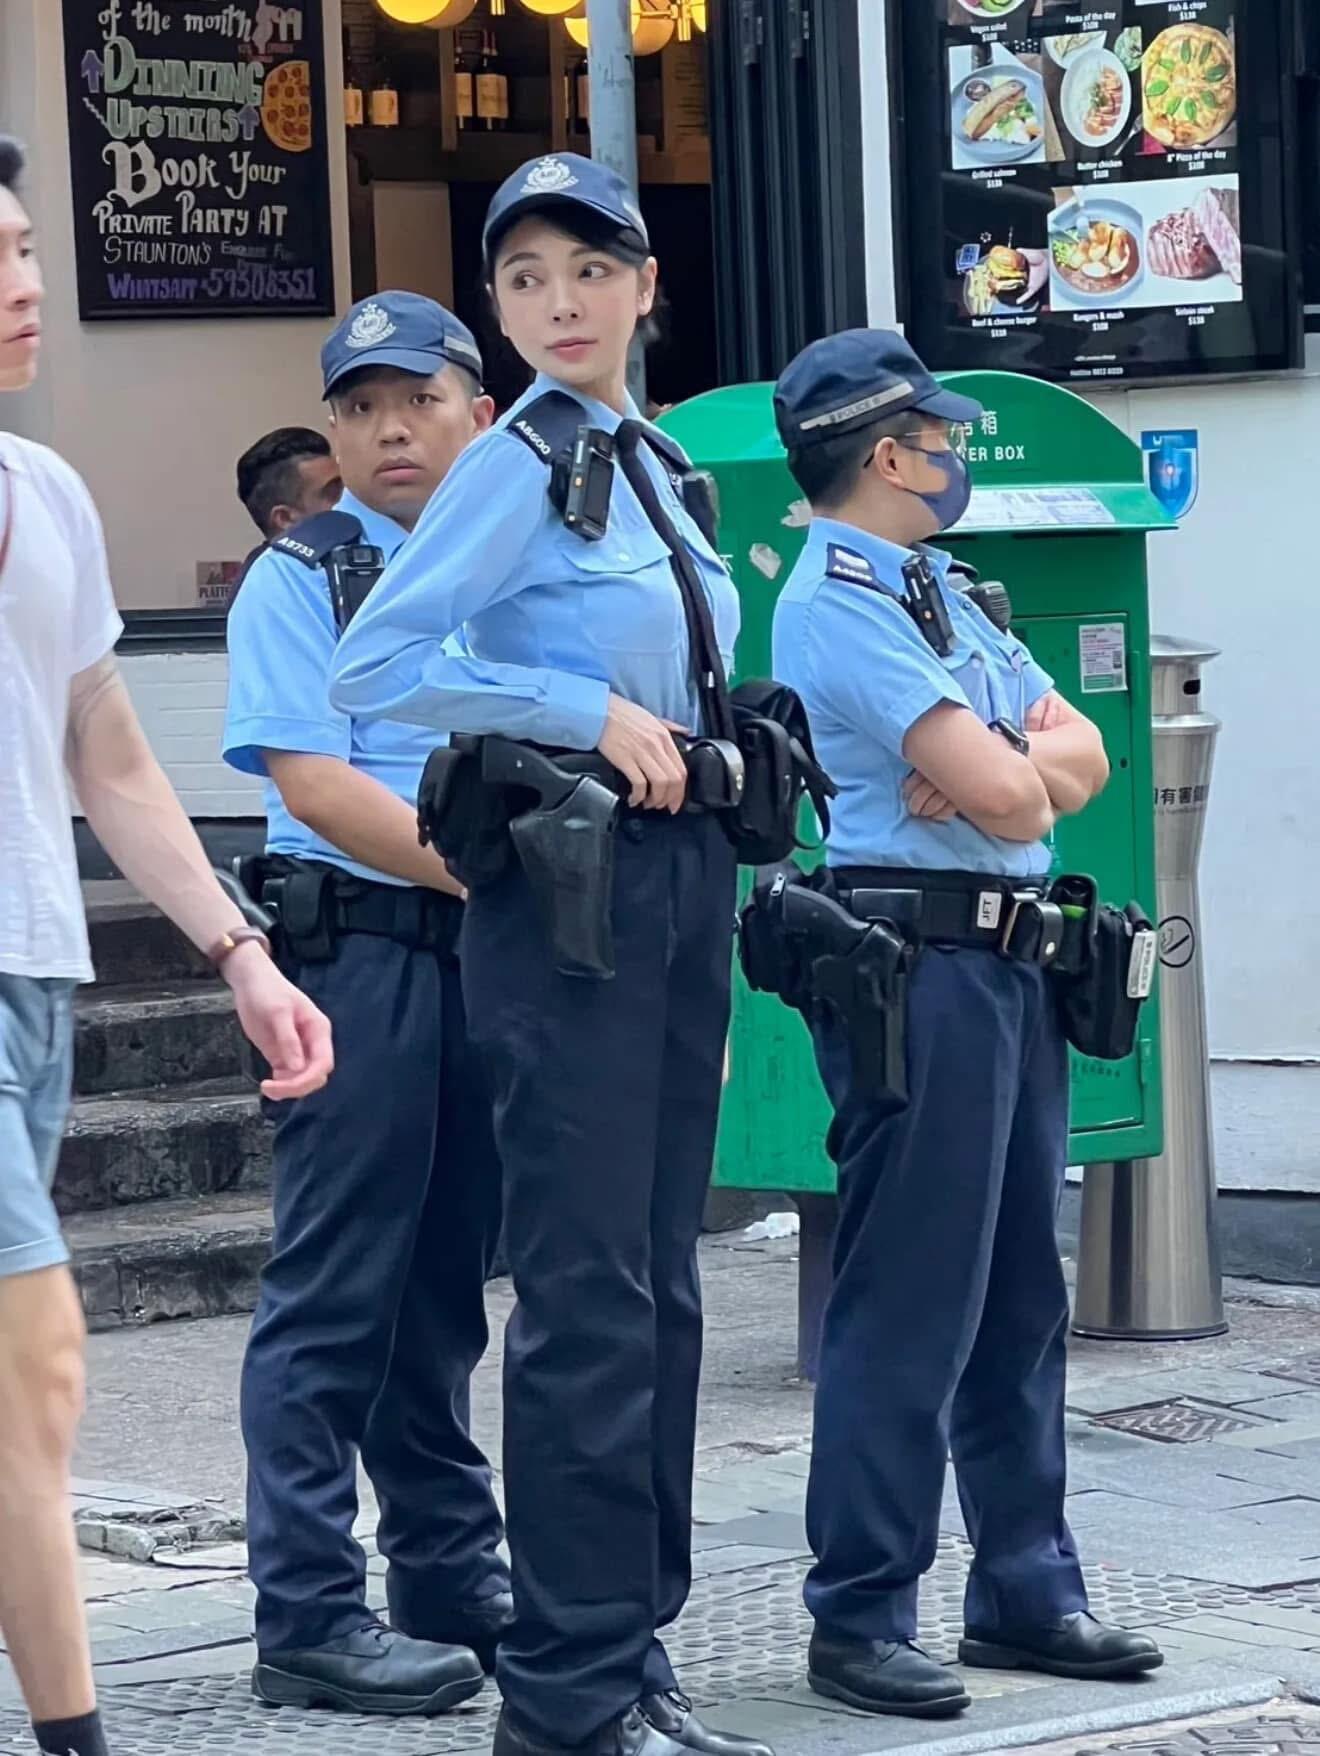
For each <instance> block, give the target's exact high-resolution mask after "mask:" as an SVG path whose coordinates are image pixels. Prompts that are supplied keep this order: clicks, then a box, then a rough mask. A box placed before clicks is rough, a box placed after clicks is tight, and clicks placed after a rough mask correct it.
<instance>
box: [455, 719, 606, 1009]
mask: <svg viewBox="0 0 1320 1756" xmlns="http://www.w3.org/2000/svg"><path fill="white" fill-rule="evenodd" d="M593 760H594V759H593V758H592V757H590V756H586V757H583V758H581V762H582V763H583V764H585V763H590V762H592V761H593ZM481 772H482V778H483V779H484V781H485V782H486V785H487V786H488V787H490V788H492V789H495V788H499V789H502V790H503V791H504V792H505V794H506V796H508V794H510V793H512V794H513V796H514V797H515V798H516V797H517V795H518V793H519V792H524V793H526V794H527V795H528V797H529V800H530V803H529V806H528V808H527V809H524V810H521V811H519V812H518V814H517V815H515V816H512V817H511V818H510V819H509V837H510V839H511V841H512V843H513V847H514V850H515V852H516V853H517V855H518V858H519V860H520V862H521V864H522V869H523V872H524V873H525V874H526V877H527V882H528V884H529V885H530V887H531V891H532V895H533V896H534V897H535V898H536V903H537V907H538V908H539V909H540V911H541V916H542V919H543V920H544V921H545V925H546V929H547V931H548V933H549V935H550V945H551V949H552V951H553V953H554V959H555V968H556V969H557V970H558V971H559V973H560V974H561V975H566V976H579V977H585V978H586V979H588V980H591V981H608V980H610V979H611V978H612V977H613V975H614V933H613V926H612V921H611V908H612V905H613V899H614V831H615V828H616V826H617V824H618V820H619V795H618V794H617V793H616V792H614V791H612V790H611V789H610V788H609V787H608V786H606V785H605V783H604V782H603V781H602V780H600V779H598V778H597V777H596V776H595V775H594V774H584V773H582V772H580V768H579V766H578V759H577V758H575V757H573V756H554V757H552V756H547V755H546V754H545V752H544V751H541V750H536V749H534V748H533V747H531V746H530V745H527V744H519V743H515V742H514V741H513V740H512V739H510V738H495V737H488V738H484V739H483V740H482V746H481Z"/></svg>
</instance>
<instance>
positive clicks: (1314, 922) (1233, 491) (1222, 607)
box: [859, 0, 1320, 1158]
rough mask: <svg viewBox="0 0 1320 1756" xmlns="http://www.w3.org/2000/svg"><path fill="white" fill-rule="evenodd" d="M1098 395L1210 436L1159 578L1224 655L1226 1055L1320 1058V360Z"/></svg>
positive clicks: (880, 65) (869, 123) (1220, 979)
mask: <svg viewBox="0 0 1320 1756" xmlns="http://www.w3.org/2000/svg"><path fill="white" fill-rule="evenodd" d="M885 3H886V0H859V6H860V29H861V42H860V53H861V67H862V104H863V140H864V150H865V164H864V166H863V177H864V187H865V192H866V204H867V216H866V217H867V231H866V244H865V248H866V259H867V269H868V277H869V278H868V283H867V290H868V306H869V314H870V321H871V322H872V323H873V324H876V325H877V326H884V325H890V324H892V323H893V322H894V313H895V309H896V304H895V287H894V273H893V246H892V213H891V202H890V151H889V133H888V129H889V90H888V76H887V65H886V56H885V40H884V38H885V31H884V7H885ZM932 364H933V365H936V366H938V364H939V362H938V361H934V362H932ZM1093 400H1094V402H1095V404H1096V406H1097V407H1098V408H1100V409H1102V410H1103V412H1104V413H1105V414H1106V415H1108V416H1109V418H1110V419H1111V420H1113V421H1115V422H1116V423H1117V424H1118V425H1119V426H1121V427H1123V428H1124V429H1125V430H1126V431H1127V432H1129V433H1131V434H1132V436H1133V438H1134V439H1137V440H1138V441H1139V440H1140V435H1141V433H1142V431H1143V430H1144V429H1148V428H1149V429H1155V428H1160V427H1196V428H1199V430H1200V434H1201V496H1200V500H1199V502H1198V504H1197V505H1196V506H1195V508H1194V509H1193V510H1192V512H1191V513H1190V515H1189V516H1188V518H1187V520H1186V521H1185V523H1184V525H1183V527H1182V528H1181V529H1180V530H1179V531H1177V532H1176V533H1173V534H1171V535H1168V536H1162V537H1156V538H1153V539H1152V541H1151V544H1150V577H1151V614H1152V620H1153V624H1154V628H1155V630H1156V632H1158V633H1166V634H1181V635H1188V636H1192V637H1194V638H1196V639H1205V640H1208V641H1210V642H1212V643H1213V644H1215V645H1217V646H1220V647H1222V648H1223V656H1222V657H1221V658H1220V659H1218V660H1216V661H1215V663H1214V664H1213V666H1211V667H1210V669H1209V671H1208V672H1207V676H1206V695H1205V700H1206V706H1207V708H1208V710H1209V711H1211V712H1213V713H1216V714H1217V715H1219V717H1220V718H1221V719H1222V720H1223V722H1224V730H1223V733H1222V735H1221V740H1220V749H1219V756H1218V764H1217V769H1216V774H1215V784H1214V790H1213V793H1212V796H1211V804H1210V813H1209V818H1208V823H1207V829H1206V841H1205V851H1204V855H1203V858H1202V866H1201V877H1202V893H1203V895H1202V901H1203V912H1204V916H1205V921H1206V937H1207V943H1206V978H1207V1005H1208V1011H1209V1026H1210V1041H1211V1051H1212V1053H1213V1054H1214V1055H1215V1056H1217V1057H1243V1058H1248V1059H1254V1060H1270V1059H1275V1058H1278V1059H1289V1058H1294V1057H1295V1058H1305V1059H1312V1058H1320V910H1318V909H1317V907H1316V902H1315V898H1316V894H1317V885H1316V881H1315V878H1314V863H1315V862H1314V851H1313V850H1314V849H1315V848H1316V847H1317V845H1320V833H1318V832H1317V829H1316V825H1317V823H1320V688H1318V687H1317V680H1318V678H1320V663H1318V662H1317V650H1318V649H1320V642H1318V640H1317V634H1316V630H1317V626H1320V621H1318V618H1320V611H1318V610H1317V603H1318V602H1320V591H1318V590H1317V582H1318V581H1320V544H1318V543H1317V536H1316V532H1317V528H1318V527H1320V482H1318V481H1317V475H1316V466H1315V459H1316V457H1317V456H1318V455H1320V357H1315V358H1312V359H1311V360H1310V361H1309V363H1308V371H1307V373H1306V375H1305V376H1303V377H1300V378H1295V379H1273V380H1268V381H1261V382H1255V383H1242V384H1225V385H1183V386H1178V387H1174V388H1169V389H1164V390H1140V391H1127V392H1109V393H1104V394H1100V395H1097V396H1095V397H1094V398H1093ZM1010 583H1011V582H1010ZM1220 1145H1221V1158H1222V1157H1223V1146H1224V1142H1223V1140H1222V1138H1221V1142H1220Z"/></svg>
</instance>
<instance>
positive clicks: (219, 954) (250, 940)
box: [206, 927, 271, 969]
mask: <svg viewBox="0 0 1320 1756" xmlns="http://www.w3.org/2000/svg"><path fill="white" fill-rule="evenodd" d="M252 944H256V945H260V947H261V949H262V950H263V951H264V952H265V953H266V956H267V957H269V956H270V955H271V949H270V940H269V939H268V938H267V937H266V935H265V934H264V933H263V932H262V930H261V928H260V927H235V928H234V930H233V932H232V933H226V934H225V936H224V937H223V938H222V939H217V940H216V942H215V944H214V945H213V946H212V947H211V949H210V950H209V951H208V952H207V954H206V955H207V958H208V959H209V961H210V962H211V963H213V964H214V965H215V967H216V968H217V969H219V968H220V967H221V965H222V964H223V963H224V961H225V959H226V958H227V957H230V956H232V954H233V953H234V952H235V951H237V950H238V948H239V946H240V945H252Z"/></svg>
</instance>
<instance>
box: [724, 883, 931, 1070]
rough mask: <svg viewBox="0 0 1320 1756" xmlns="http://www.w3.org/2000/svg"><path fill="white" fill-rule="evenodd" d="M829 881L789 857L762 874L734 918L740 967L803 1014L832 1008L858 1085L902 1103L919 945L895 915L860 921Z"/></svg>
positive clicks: (762, 988)
mask: <svg viewBox="0 0 1320 1756" xmlns="http://www.w3.org/2000/svg"><path fill="white" fill-rule="evenodd" d="M828 886H829V878H828V875H827V874H826V873H824V872H816V873H812V874H811V875H808V874H807V873H805V872H803V871H801V870H800V868H799V867H797V866H796V865H794V864H793V863H792V862H791V861H788V862H786V863H785V864H783V865H781V866H777V867H773V868H771V869H769V870H767V871H766V872H764V873H762V874H760V875H759V877H758V881H757V883H756V885H755V887H754V889H753V891H752V896H751V900H750V901H749V902H748V903H747V905H746V906H745V907H744V908H743V910H742V913H741V915H740V916H739V921H738V934H739V951H740V954H741V958H742V966H743V973H744V975H745V976H746V978H747V982H748V985H749V987H752V988H755V989H757V990H758V991H760V992H763V993H772V994H777V995H778V996H779V998H780V999H781V1000H783V1001H784V1003H785V1004H786V1005H788V1006H792V1007H794V1008H795V1009H796V1010H797V1011H799V1012H801V1013H803V1015H804V1016H806V1017H808V1018H810V1017H811V1016H813V1015H816V1014H818V1013H819V1011H820V1009H821V1008H825V1007H827V1008H829V1010H830V1011H831V1012H833V1013H834V1014H835V1016H836V1017H837V1018H838V1020H839V1021H840V1023H841V1024H842V1025H843V1028H844V1029H845V1031H846V1032H847V1034H848V1044H849V1049H850V1052H851V1056H852V1065H853V1078H854V1080H855V1082H856V1084H857V1087H858V1089H859V1091H860V1092H861V1093H862V1094H863V1095H864V1096H866V1097H869V1098H883V1099H889V1100H890V1101H892V1102H895V1103H898V1104H905V1103H906V1102H907V1097H908V1083H907V1005H908V977H909V975H910V972H911V969H912V964H913V962H914V960H915V957H916V951H915V948H914V947H913V945H912V944H911V943H910V942H909V941H908V940H907V939H906V938H904V937H903V935H902V933H901V932H900V931H899V930H898V928H897V927H896V926H895V925H894V923H893V922H892V921H885V920H881V921H859V920H858V919H857V918H856V916H855V915H853V914H851V913H850V912H849V910H848V909H846V908H845V907H844V906H843V905H842V903H839V902H836V901H835V899H834V898H833V897H832V896H831V895H830V894H829V892H828Z"/></svg>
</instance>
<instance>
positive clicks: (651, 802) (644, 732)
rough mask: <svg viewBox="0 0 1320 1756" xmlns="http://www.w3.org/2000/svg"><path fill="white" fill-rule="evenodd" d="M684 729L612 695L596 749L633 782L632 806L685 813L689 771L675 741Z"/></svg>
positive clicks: (649, 809)
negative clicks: (683, 809) (684, 803)
mask: <svg viewBox="0 0 1320 1756" xmlns="http://www.w3.org/2000/svg"><path fill="white" fill-rule="evenodd" d="M682 730H683V727H682V726H676V725H673V724H672V723H671V722H670V721H668V720H662V719H657V718H656V717H655V715H654V714H653V713H648V712H647V711H646V709H645V708H644V707H638V706H637V705H636V704H635V703H634V702H631V701H625V700H624V699H623V697H622V695H611V696H610V705H609V711H608V712H607V713H606V715H605V730H604V731H603V732H602V733H601V735H600V742H599V744H597V746H596V748H597V749H598V750H599V751H600V753H601V755H602V756H604V757H606V758H607V759H608V760H609V761H610V762H612V763H613V764H614V766H615V767H616V768H617V769H618V770H619V772H620V773H621V774H623V775H624V776H626V778H627V779H628V781H629V782H630V784H631V786H632V791H631V793H629V795H628V803H629V804H630V805H645V806H646V808H647V810H648V811H681V810H682V808H683V795H684V793H685V792H686V791H687V769H686V768H685V767H684V766H683V758H682V757H681V756H680V755H679V753H678V748H677V746H676V745H675V743H674V739H673V733H675V732H681V731H682Z"/></svg>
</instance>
